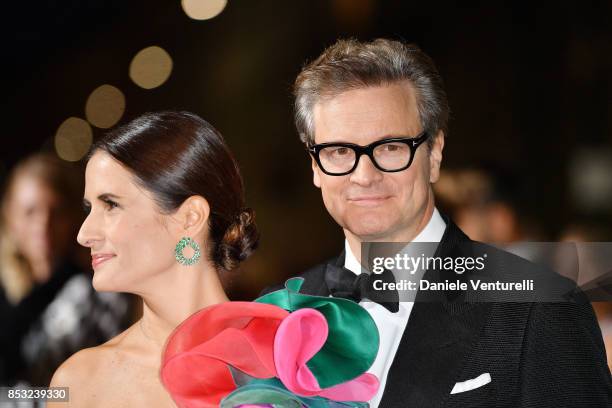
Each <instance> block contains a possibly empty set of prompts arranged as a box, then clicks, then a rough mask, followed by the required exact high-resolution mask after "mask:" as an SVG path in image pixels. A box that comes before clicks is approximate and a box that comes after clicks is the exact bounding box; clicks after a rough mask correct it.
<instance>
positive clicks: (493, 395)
mask: <svg viewBox="0 0 612 408" xmlns="http://www.w3.org/2000/svg"><path fill="white" fill-rule="evenodd" d="M294 93H295V97H296V100H295V107H296V118H295V119H296V125H297V128H298V131H299V134H300V137H301V139H302V141H303V142H304V143H305V144H306V146H307V148H308V150H309V152H310V154H311V156H312V171H313V183H314V184H315V186H316V187H318V188H320V189H321V193H322V197H323V202H324V204H325V206H326V208H327V210H328V211H329V213H330V215H331V216H332V217H333V218H334V220H335V221H336V222H337V223H338V225H340V226H341V227H342V229H343V231H344V234H345V237H346V240H345V250H344V251H343V252H342V253H341V254H340V256H338V257H337V258H335V259H332V260H331V261H330V262H328V263H326V264H322V265H318V266H316V267H314V268H312V269H310V270H308V271H307V272H305V273H304V274H302V275H301V276H302V277H303V278H304V283H303V286H302V290H301V291H302V292H304V293H308V294H312V295H320V296H329V295H332V296H342V297H350V298H353V299H355V298H356V297H357V299H355V300H357V301H359V300H361V298H362V297H363V295H355V293H356V292H359V290H356V289H355V287H352V288H351V287H350V284H349V285H348V286H349V287H345V286H347V283H346V282H347V278H346V274H347V273H348V274H349V275H350V274H354V275H353V276H354V277H356V275H359V274H361V273H362V265H361V264H360V261H359V259H360V255H361V253H360V252H361V243H362V242H406V243H407V242H437V243H438V242H439V245H437V249H436V255H437V256H445V255H450V254H453V253H456V252H457V250H458V248H459V247H460V244H461V243H466V242H470V241H469V238H468V237H467V236H465V234H463V233H462V232H461V231H460V230H459V229H458V228H457V227H456V226H455V224H453V222H452V221H450V220H449V219H447V218H445V217H443V216H442V215H441V214H440V213H439V212H438V210H437V209H436V207H435V201H434V195H433V192H432V187H431V185H432V183H435V182H436V181H437V180H438V177H439V173H440V164H441V162H442V151H443V148H444V136H445V133H446V130H447V121H448V116H449V108H448V104H447V99H446V95H445V92H444V89H443V86H442V80H441V78H440V76H439V74H438V72H437V70H436V68H435V67H434V64H433V62H432V60H431V59H430V58H429V57H428V56H427V55H425V54H424V53H423V52H422V51H421V50H420V49H418V48H417V47H416V46H414V45H407V44H403V43H400V42H397V41H390V40H384V39H378V40H375V41H373V42H370V43H362V42H358V41H356V40H340V41H338V42H337V43H336V44H334V45H333V46H331V47H330V48H328V49H327V50H325V51H324V52H323V54H322V55H321V56H319V57H318V58H317V59H316V60H315V61H313V62H312V63H310V64H309V65H307V66H306V67H305V68H304V69H303V70H302V72H301V73H300V74H299V76H298V77H297V80H296V82H295V89H294ZM513 259H514V258H513ZM517 262H519V261H516V260H513V261H512V263H511V264H512V265H515V264H517ZM519 264H520V262H519ZM514 269H516V268H504V267H503V266H502V267H501V268H500V271H499V272H498V273H499V274H500V275H503V274H505V273H506V272H508V271H510V270H512V271H514ZM347 270H348V271H350V272H348V271H347ZM428 273H429V272H428ZM513 273H514V272H513ZM466 275H467V274H466ZM426 276H428V275H426ZM559 279H561V278H559ZM357 280H358V279H355V280H354V282H355V281H357ZM350 281H351V279H348V282H350ZM271 289H272V288H271ZM271 289H268V290H267V291H269V290H271ZM347 293H348V294H349V296H346V294H347ZM350 294H352V295H350ZM455 295H457V293H455ZM460 295H461V293H460ZM459 298H460V297H459ZM454 299H457V297H456V296H455V298H454ZM361 305H362V306H363V307H364V308H366V310H368V312H369V313H370V314H371V316H372V317H373V319H374V321H375V322H376V324H377V327H378V329H379V332H380V339H381V341H380V348H379V353H378V356H377V358H376V360H375V362H374V364H373V366H372V367H371V368H370V370H369V372H372V373H374V374H375V375H377V377H378V378H379V380H380V388H379V391H378V394H377V395H376V396H375V397H374V398H373V400H372V401H370V403H371V406H372V407H377V406H380V407H410V408H416V407H467V406H469V407H472V406H474V407H475V406H482V407H493V406H504V407H549V406H550V407H552V406H554V407H559V406H564V407H604V406H610V401H612V385H611V384H612V381H611V379H610V373H609V371H608V369H607V366H606V365H605V351H604V348H603V343H602V340H601V332H600V330H599V328H598V326H597V324H596V321H595V319H594V316H593V312H592V309H591V306H590V304H589V303H588V302H584V301H574V300H572V301H571V302H570V301H568V302H564V303H527V302H522V303H500V302H497V303H496V302H488V303H484V302H483V303H470V302H452V301H451V300H450V298H445V297H442V298H440V301H438V302H418V301H417V302H401V303H399V305H397V304H396V305H395V308H393V307H390V306H389V304H384V303H383V304H379V303H373V302H363V301H362V302H361Z"/></svg>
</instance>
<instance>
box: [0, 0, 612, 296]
mask: <svg viewBox="0 0 612 408" xmlns="http://www.w3.org/2000/svg"><path fill="white" fill-rule="evenodd" d="M611 5H612V2H610V1H592V2H579V1H574V2H550V3H542V2H522V1H508V2H469V1H467V2H465V1H464V2H456V3H447V2H441V1H426V2H424V1H374V0H330V1H322V0H318V1H313V0H300V1H281V0H277V1H273V0H265V1H264V0H257V1H254V0H234V1H232V0H229V2H228V5H227V7H226V8H225V10H224V11H223V12H222V13H221V14H220V15H219V16H217V17H215V18H214V19H212V20H207V21H195V20H191V19H190V18H188V17H187V16H186V15H185V13H184V12H183V10H182V8H181V5H180V2H179V1H141V0H132V1H125V0H122V1H120V0H80V1H76V0H72V1H68V0H63V1H39V2H13V4H11V5H6V6H4V7H5V9H4V11H3V17H4V18H3V24H2V26H3V27H2V31H3V34H2V36H3V38H4V41H5V46H4V47H3V50H2V52H3V53H4V56H3V61H4V64H3V65H4V67H5V69H4V70H3V71H4V72H5V73H4V80H5V81H6V85H5V87H4V89H5V91H4V92H3V94H2V95H3V100H4V103H3V111H4V114H5V116H4V126H3V132H2V134H1V139H0V140H1V143H0V146H1V153H0V156H1V158H0V160H1V162H0V179H1V178H3V177H4V176H5V175H6V172H7V171H9V170H10V168H11V167H12V166H13V165H14V163H15V162H16V161H17V160H19V159H20V158H22V157H24V156H25V155H27V154H28V153H31V152H33V151H36V150H39V149H50V148H52V147H53V136H54V134H55V132H56V130H57V128H58V126H59V125H60V124H61V123H62V122H63V121H64V120H65V119H66V118H68V117H70V116H77V117H84V106H85V101H86V100H87V97H88V95H89V94H90V93H91V92H92V91H93V90H94V89H95V88H97V87H98V86H100V85H102V84H111V85H114V86H116V87H118V88H119V89H121V91H122V92H123V93H124V94H125V96H126V101H127V106H126V113H125V114H124V116H123V118H122V120H121V122H125V121H126V120H129V119H130V118H132V117H134V116H136V115H139V114H140V113H142V112H145V111H153V110H165V109H185V110H190V111H193V112H196V113H197V114H199V115H201V116H202V117H204V118H205V119H206V120H208V121H209V122H211V123H212V124H213V125H214V126H215V127H216V128H217V129H219V130H220V131H221V133H222V134H223V135H224V136H225V138H226V139H227V141H228V143H229V145H230V147H231V149H232V150H233V151H234V153H235V155H236V157H237V159H238V161H239V163H240V164H241V168H242V172H243V176H244V179H245V184H246V186H247V199H248V204H249V205H250V206H252V207H253V208H254V209H255V210H256V211H257V217H258V218H257V219H258V224H259V226H260V230H261V233H262V241H261V246H260V249H259V250H258V251H257V252H256V254H255V255H254V256H253V257H252V258H251V259H250V260H249V261H248V262H246V263H245V264H244V266H243V267H242V274H240V275H234V279H233V284H232V288H233V289H232V290H233V294H234V296H236V297H238V298H240V297H248V296H251V295H253V294H256V293H257V291H258V289H260V288H262V287H263V286H265V285H267V284H270V283H272V282H275V281H278V280H280V279H281V278H282V277H283V276H287V275H290V274H294V273H298V272H300V271H301V270H303V269H304V268H306V267H307V266H309V265H312V264H314V263H317V262H319V261H322V260H324V259H326V258H327V257H329V256H331V255H333V254H335V253H337V252H338V251H339V250H340V249H341V248H342V242H343V241H342V234H341V231H340V230H339V228H338V227H337V226H336V225H335V224H334V222H333V220H332V219H331V218H330V217H329V216H328V215H327V212H326V211H325V208H324V207H323V204H322V201H321V199H320V194H319V191H318V190H317V189H315V188H314V186H313V185H312V183H311V172H310V163H309V159H308V157H307V155H306V153H305V151H304V148H303V146H302V145H301V143H300V142H299V140H298V137H297V134H296V131H295V129H294V127H293V123H292V98H291V84H292V82H293V80H294V78H295V76H296V75H297V73H298V72H299V70H300V68H301V66H302V65H303V64H304V62H305V61H307V60H311V59H313V58H314V57H316V56H317V55H318V54H319V53H320V52H321V51H322V50H323V48H324V47H326V46H328V45H331V44H332V43H333V42H334V41H335V40H336V39H337V38H340V37H356V38H359V39H362V40H369V39H373V38H376V37H389V38H395V39H402V40H406V41H410V42H416V43H417V44H419V45H420V46H421V47H422V48H423V49H424V50H425V51H426V52H427V53H428V54H430V55H431V56H432V58H433V59H434V61H436V63H437V65H438V68H439V70H440V72H441V74H442V76H443V78H444V79H445V82H446V86H447V91H448V95H449V99H450V104H451V109H452V119H451V122H450V135H449V138H448V139H447V141H446V148H445V159H444V164H443V165H444V167H446V168H453V167H461V166H467V165H474V164H478V163H483V162H487V163H491V162H492V163H496V164H497V165H500V166H503V167H505V168H507V169H509V170H510V171H511V174H512V178H513V179H514V180H515V181H514V182H515V184H516V186H518V188H517V189H516V190H515V195H516V197H515V198H516V202H517V206H518V208H519V210H520V211H521V212H522V213H524V214H527V215H529V216H530V217H531V219H532V220H535V221H534V222H537V223H538V224H539V227H540V228H541V230H542V231H543V236H542V237H541V238H542V239H547V240H554V239H555V237H556V235H557V234H558V233H559V232H560V231H561V230H562V228H563V226H564V225H566V224H568V223H570V222H572V221H574V220H577V219H582V218H589V219H594V218H595V219H597V220H599V221H598V222H602V223H608V224H609V223H610V221H611V220H612V216H611V210H610V206H608V208H601V207H599V208H597V209H595V210H594V209H593V208H585V207H584V206H580V205H578V204H577V202H576V199H575V197H573V196H572V192H571V189H570V185H571V180H570V168H571V163H573V161H574V160H575V158H576V155H577V154H579V153H580V152H582V151H584V150H585V149H586V150H587V151H596V152H600V153H601V152H604V154H606V153H605V152H609V151H610V150H611V149H612V142H611V137H610V136H611V135H612V119H611V118H612V111H611V106H612V104H610V100H612V98H611V95H612V80H611V76H612V63H611V55H612V53H611V52H610V51H611V48H612V47H611V43H612V42H611V39H612V36H611V32H612V28H611V27H612V26H611V24H610V23H611V19H610V17H611V8H612V6H611ZM151 45H158V46H161V47H162V48H164V49H165V50H166V51H167V52H168V53H169V54H170V55H171V56H172V58H173V62H174V69H173V72H172V75H171V76H170V78H169V80H168V81H167V82H166V83H165V84H164V85H162V86H161V87H159V88H156V89H153V90H144V89H142V88H139V87H138V86H136V85H135V84H134V83H133V82H132V81H131V80H130V78H129V77H128V67H129V63H130V61H131V59H132V57H133V56H134V55H135V54H136V53H137V52H138V51H139V50H141V49H142V48H145V47H148V46H151ZM102 134H103V130H100V129H96V128H94V135H95V136H96V137H99V136H100V135H102ZM609 157H612V156H609ZM609 178H610V179H612V174H610V175H609Z"/></svg>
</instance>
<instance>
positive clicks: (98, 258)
mask: <svg viewBox="0 0 612 408" xmlns="http://www.w3.org/2000/svg"><path fill="white" fill-rule="evenodd" d="M114 256H115V255H113V254H101V255H92V257H91V267H92V268H96V267H97V266H99V265H100V264H101V263H102V262H105V261H108V260H109V259H111V258H113V257H114Z"/></svg>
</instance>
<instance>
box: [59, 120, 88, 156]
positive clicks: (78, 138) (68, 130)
mask: <svg viewBox="0 0 612 408" xmlns="http://www.w3.org/2000/svg"><path fill="white" fill-rule="evenodd" d="M92 141H93V131H92V129H91V126H90V125H89V123H87V121H85V120H83V119H81V118H76V117H70V118H68V119H66V120H65V121H64V122H63V123H62V124H61V125H60V126H59V128H58V129H57V132H56V133H55V151H56V153H57V155H58V156H59V157H60V158H62V159H63V160H66V161H71V162H74V161H79V160H81V159H82V158H83V156H85V154H86V153H87V152H88V151H89V148H90V146H91V143H92Z"/></svg>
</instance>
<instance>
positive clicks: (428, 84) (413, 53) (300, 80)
mask: <svg viewBox="0 0 612 408" xmlns="http://www.w3.org/2000/svg"><path fill="white" fill-rule="evenodd" d="M401 81H407V82H409V83H410V84H411V85H412V87H413V89H414V90H415V93H416V99H417V109H418V112H419V117H420V120H421V126H422V128H423V130H426V131H428V132H429V133H430V135H431V136H432V138H430V139H429V141H430V143H431V142H432V139H433V136H436V134H437V133H438V131H440V130H441V131H443V132H444V134H446V133H447V130H448V129H447V128H448V117H449V106H448V100H447V98H446V92H445V91H444V86H443V83H442V78H441V77H440V74H439V73H438V70H437V69H436V67H435V65H434V63H433V61H432V59H431V58H430V57H429V56H428V55H427V54H425V53H424V52H423V51H421V49H420V48H419V47H418V46H416V45H414V44H405V43H402V42H400V41H393V40H388V39H382V38H379V39H376V40H374V41H372V42H360V41H357V40H354V39H350V40H338V41H337V42H336V43H335V44H334V45H332V46H331V47H329V48H327V49H326V50H325V51H323V53H322V54H321V55H320V56H319V57H318V58H317V59H315V60H314V61H312V62H311V63H309V64H308V65H306V67H304V68H303V69H302V71H301V72H300V74H299V75H298V77H297V79H296V80H295V84H294V87H293V93H294V96H295V124H296V127H297V130H298V133H299V135H300V139H301V140H302V142H304V143H306V144H313V143H314V118H313V115H314V114H313V110H314V106H315V105H316V104H317V103H318V102H320V101H322V100H325V99H330V98H333V97H335V96H337V95H339V94H341V93H343V92H346V91H350V90H353V89H359V88H366V87H369V86H379V85H385V84H391V83H395V82H401Z"/></svg>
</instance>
